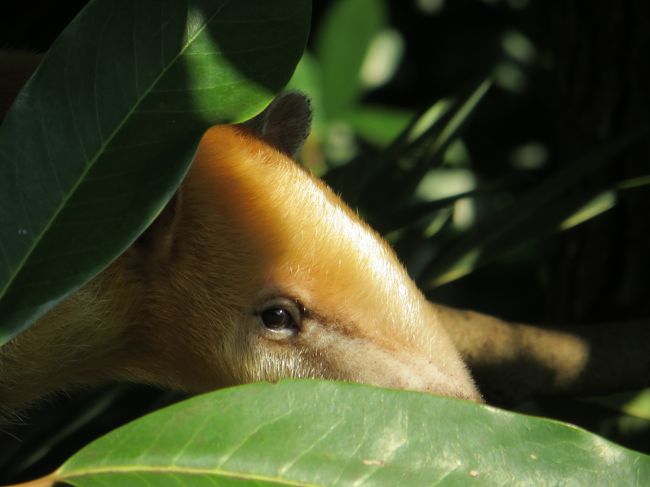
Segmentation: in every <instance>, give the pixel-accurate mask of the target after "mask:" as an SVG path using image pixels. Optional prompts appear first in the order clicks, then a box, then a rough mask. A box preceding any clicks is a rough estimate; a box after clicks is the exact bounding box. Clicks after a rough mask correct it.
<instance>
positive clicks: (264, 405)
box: [55, 381, 650, 486]
mask: <svg viewBox="0 0 650 487" xmlns="http://www.w3.org/2000/svg"><path fill="white" fill-rule="evenodd" d="M305 398H309V401H305ZM468 430H470V431H471V434H470V435H468V434H467V432H468ZM559 444H561V445H562V447H561V448H558V445H559ZM55 475H56V478H58V479H60V480H64V481H66V482H70V483H72V484H73V485H78V486H86V485H106V484H110V485H151V484H155V485H162V484H163V483H165V484H166V483H170V484H171V483H175V484H176V485H207V484H218V485H240V484H241V483H242V482H243V483H245V484H246V485H249V484H250V485H353V484H364V485H365V484H372V485H396V484H399V483H401V484H404V485H465V484H467V483H468V482H470V481H472V480H474V479H476V481H479V482H480V483H481V484H482V485H504V484H508V485H515V484H516V485H539V484H540V483H544V484H549V485H550V484H563V483H569V484H575V485H583V484H587V483H594V482H595V483H602V484H619V485H621V484H625V485H642V482H640V480H639V479H643V478H646V479H647V478H648V476H650V457H647V456H645V455H641V454H639V453H635V452H632V451H629V450H625V449H624V448H621V447H618V446H616V445H614V444H612V443H609V442H606V441H604V440H602V439H600V438H598V437H596V436H594V435H591V434H588V433H586V432H584V431H582V430H579V429H577V428H574V427H571V426H568V425H564V424H560V423H556V422H551V421H548V420H542V419H539V418H533V417H526V416H517V415H514V414H510V413H505V412H503V411H500V410H497V409H493V408H489V407H479V406H477V405H475V404H472V403H469V402H466V401H458V400H454V399H448V398H441V397H433V396H429V395H426V394H419V393H409V392H402V391H392V390H382V389H378V388H374V387H368V386H361V385H357V384H335V383H331V382H318V381H301V382H295V381H294V382H282V383H279V384H277V385H271V384H253V385H248V386H242V387H235V388H230V389H226V390H221V391H217V392H215V393H210V394H208V395H204V396H200V397H195V398H193V399H190V400H188V401H185V402H183V403H180V404H176V405H174V406H171V407H169V408H166V409H164V410H162V411H158V412H156V413H153V414H151V415H149V416H147V417H145V418H142V419H141V420H139V421H136V422H134V423H132V424H129V425H127V426H125V427H123V428H120V429H119V430H117V431H114V432H113V433H110V434H109V435H107V436H105V437H103V438H101V439H99V440H97V441H96V442H94V443H93V444H91V445H89V446H88V447H86V448H84V449H83V450H82V451H80V452H79V453H78V454H76V455H75V456H74V457H73V458H72V459H70V460H69V461H68V462H66V464H65V465H64V466H63V467H61V469H60V470H59V471H58V472H57V473H56V474H55Z"/></svg>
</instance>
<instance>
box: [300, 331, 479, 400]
mask: <svg viewBox="0 0 650 487" xmlns="http://www.w3.org/2000/svg"><path fill="white" fill-rule="evenodd" d="M314 328H317V329H314V330H313V331H312V333H310V334H309V335H310V337H309V340H310V348H312V349H316V350H318V351H319V352H320V353H321V354H322V355H323V356H326V357H327V360H328V361H329V362H330V364H331V365H332V368H333V369H335V370H337V371H338V375H339V377H333V378H337V379H342V380H349V381H353V382H361V383H364V384H370V385H376V386H382V387H389V388H395V389H406V390H412V391H421V392H428V393H431V394H439V395H444V396H453V397H461V398H465V399H475V398H473V397H470V396H468V394H467V393H466V392H464V391H463V390H461V389H459V388H457V387H455V386H454V384H456V383H457V378H454V377H450V376H449V375H448V374H446V373H444V372H443V367H444V364H440V365H437V364H435V363H434V362H433V361H432V360H431V359H428V358H426V357H423V356H422V355H421V354H418V353H417V352H412V351H410V350H409V349H406V350H405V349H404V348H402V347H399V346H395V347H394V348H393V349H388V348H387V347H388V346H389V345H383V344H380V343H376V342H375V341H373V340H371V339H367V338H359V337H352V336H348V335H346V334H344V333H340V332H337V331H336V330H326V331H325V330H324V329H323V328H327V325H326V324H325V325H321V324H319V325H316V326H315V327H314ZM391 348H392V347H391Z"/></svg>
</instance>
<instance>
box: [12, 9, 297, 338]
mask: <svg viewBox="0 0 650 487" xmlns="http://www.w3.org/2000/svg"><path fill="white" fill-rule="evenodd" d="M289 6H290V7H291V8H289ZM285 11H290V12H291V15H288V16H287V15H285V14H284V12H285ZM308 15H309V2H307V1H302V2H301V1H281V2H274V3H273V7H269V5H268V4H266V3H264V2H259V1H258V2H255V1H251V2H236V3H232V2H227V1H216V0H215V1H212V2H201V1H196V2H195V1H188V2H175V1H171V2H164V3H160V2H141V3H138V4H134V3H133V2H129V1H124V2H111V1H95V2H92V3H90V4H89V5H88V6H87V7H86V8H85V9H84V10H83V11H82V12H81V14H80V15H79V16H78V17H77V18H76V19H75V20H74V21H73V22H72V23H71V24H70V25H69V26H68V28H67V29H66V30H65V32H64V33H63V34H62V35H61V37H60V38H59V40H58V41H57V42H56V43H54V45H53V46H52V47H51V49H50V50H49V51H48V54H47V56H46V57H45V59H44V61H43V62H42V64H41V66H40V67H39V69H38V71H37V73H36V74H35V76H34V77H33V78H32V79H31V80H30V81H29V82H28V83H27V86H25V87H24V89H23V90H22V93H21V95H20V96H19V99H18V100H17V101H16V103H15V104H14V105H13V108H12V110H11V111H10V112H9V114H8V115H7V117H6V119H5V120H4V122H3V124H2V131H1V132H0V155H1V157H2V158H1V159H0V171H2V172H1V173H0V184H1V185H2V186H0V208H2V213H0V216H1V217H2V219H1V220H0V232H1V233H0V249H1V250H2V254H3V259H2V260H1V261H0V316H2V321H1V322H0V344H2V343H5V342H6V341H7V340H8V339H9V338H11V337H12V336H13V335H15V334H16V333H17V332H18V331H20V330H22V329H24V328H25V327H26V326H28V325H29V324H30V323H32V322H33V321H34V320H36V319H37V318H38V317H40V316H41V315H42V314H44V313H45V312H46V311H47V310H48V309H51V308H52V307H53V306H54V305H56V304H57V303H58V302H60V301H61V299H63V298H64V297H65V296H67V295H68V294H70V293H71V292H72V291H74V290H75V289H77V288H79V287H80V286H81V285H82V284H83V283H84V282H85V281H87V280H88V279H89V278H90V277H92V276H93V275H95V274H96V273H97V272H99V271H100V270H102V269H103V268H104V267H106V266H107V265H108V264H109V263H110V262H111V261H112V260H113V259H114V258H115V257H117V256H118V255H119V254H121V253H122V252H123V251H124V250H125V249H126V248H127V247H128V246H129V245H130V244H131V243H132V242H133V241H134V240H135V238H136V237H137V236H138V235H139V234H140V233H142V231H143V230H144V229H145V228H146V227H147V226H148V224H150V223H151V221H152V220H153V219H154V217H155V216H156V214H158V212H160V210H161V208H162V207H163V206H164V204H165V203H166V201H167V200H168V199H169V198H170V197H171V196H172V194H173V193H174V191H175V189H176V187H177V186H178V184H179V183H180V181H181V179H182V178H183V176H184V174H185V171H186V170H187V167H188V166H189V164H190V162H191V160H192V157H193V155H194V152H195V150H196V147H197V146H198V142H199V139H200V137H201V135H202V134H203V132H204V131H205V130H206V129H207V128H208V127H210V126H211V125H213V124H215V123H224V122H237V121H242V120H246V119H248V118H250V117H251V116H252V115H254V114H255V113H257V112H258V111H260V109H261V108H263V107H264V105H265V104H267V103H268V102H269V100H270V99H271V98H272V96H273V94H274V93H275V92H277V91H278V90H279V89H280V88H281V87H282V86H283V85H284V84H285V83H286V82H287V79H288V77H289V75H290V73H291V72H292V71H293V68H294V66H295V63H296V62H297V60H298V57H299V56H300V53H301V52H302V49H303V46H304V43H305V40H306V35H307V24H306V22H305V18H306V17H307V16H308ZM242 25H246V26H248V28H254V29H255V30H256V32H257V35H256V36H254V37H253V36H249V35H248V34H247V31H246V30H245V29H242ZM287 31H289V32H291V33H292V34H291V35H289V36H287V35H286V32H287ZM89 67H92V69H89ZM233 85H235V86H237V88H236V89H235V90H233V89H231V87H232V86H233ZM107 93H109V94H110V95H109V96H106V94H107ZM162 160H164V161H166V163H164V164H161V161H162Z"/></svg>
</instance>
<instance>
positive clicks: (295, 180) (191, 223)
mask: <svg viewBox="0 0 650 487" xmlns="http://www.w3.org/2000/svg"><path fill="white" fill-rule="evenodd" d="M170 205H173V206H172V207H171V208H168V209H167V210H166V211H168V212H169V213H170V214H171V217H170V218H171V222H172V223H171V224H170V223H169V222H167V223H165V224H160V225H159V226H160V227H161V228H156V224H154V226H153V227H152V229H150V233H151V235H153V237H151V236H150V237H149V238H148V240H147V241H145V242H144V243H138V242H136V244H134V245H133V246H132V247H131V248H130V249H129V250H128V251H127V252H126V253H125V254H124V255H122V256H121V257H120V258H119V259H118V260H117V261H115V262H114V263H113V264H112V265H111V266H110V267H109V268H108V269H107V270H106V271H104V272H103V273H102V274H100V275H99V276H98V277H96V278H95V279H94V280H93V281H91V282H90V283H89V284H87V285H86V286H84V288H82V289H81V290H80V291H79V292H77V293H76V294H74V295H73V296H72V297H71V298H69V299H68V300H67V301H65V302H64V303H63V304H61V305H60V306H58V307H57V308H55V309H54V310H53V311H51V312H50V313H48V314H47V315H46V316H45V317H44V318H43V319H42V320H40V321H39V322H38V323H37V324H36V325H35V326H33V327H32V328H31V329H29V330H27V331H26V332H25V333H23V334H21V335H20V336H18V337H17V338H16V339H14V340H13V341H12V342H10V343H9V344H7V345H6V346H5V347H3V349H2V350H1V351H0V371H2V372H1V375H0V403H1V404H3V405H4V407H5V408H6V409H7V410H12V409H15V408H17V407H20V406H22V405H24V404H26V403H28V402H30V401H31V400H32V399H34V398H36V397H38V396H40V395H42V394H43V393H47V392H49V391H51V390H56V389H61V388H65V387H67V386H69V385H76V384H89V383H95V382H100V381H103V380H109V379H119V380H131V381H138V382H145V383H151V384H157V385H160V386H164V387H170V388H174V389H181V390H186V391H191V392H198V391H205V390H209V389H214V388H217V387H222V386H226V385H230V384H237V383H243V382H250V381H255V380H277V379H279V378H283V377H323V378H333V379H342V380H352V381H360V382H367V383H372V384H379V385H385V386H390V387H402V388H409V389H418V390H424V391H428V392H434V393H441V394H448V395H454V396H458V397H465V398H472V399H479V395H478V393H477V392H476V389H475V388H474V386H473V383H472V381H471V379H470V377H469V374H468V373H467V371H466V369H465V367H464V365H463V363H462V361H461V360H460V358H459V356H458V354H457V353H456V351H455V349H454V347H453V345H452V344H451V342H450V341H449V338H448V337H447V335H446V333H445V331H444V330H443V328H442V326H441V324H440V323H439V321H438V317H437V316H436V313H435V310H433V309H432V308H431V307H429V306H428V304H427V302H426V300H425V298H424V297H423V296H422V294H421V293H420V292H419V291H418V289H417V288H416V286H415V285H414V284H413V283H412V281H411V280H410V279H409V278H408V276H407V274H406V272H405V271H404V269H403V268H402V266H401V265H400V264H399V262H398V261H397V259H396V257H395V256H394V254H393V252H392V250H391V249H390V248H389V247H388V246H387V244H385V243H384V242H383V241H382V240H381V239H380V238H379V237H378V236H377V235H376V234H375V233H374V232H373V231H372V230H371V229H370V228H369V227H368V226H367V225H365V224H364V223H362V222H361V221H360V220H359V219H358V217H357V216H356V215H355V214H354V213H353V212H352V211H351V210H350V209H349V208H348V207H347V206H345V205H344V204H343V203H342V202H341V201H340V200H339V198H338V197H336V195H334V194H333V193H332V192H331V191H330V190H329V189H328V188H327V187H326V186H325V185H324V184H323V183H322V182H321V181H319V180H317V179H316V178H314V177H312V176H311V175H310V174H308V173H307V172H306V171H305V170H303V169H302V168H301V167H300V166H298V165H297V164H295V163H294V162H293V161H292V160H291V159H289V158H288V157H287V156H285V155H284V154H283V153H281V152H280V151H278V150H276V149H274V148H272V147H270V146H269V145H268V144H266V143H265V142H263V141H262V140H260V139H258V138H256V137H254V136H253V135H251V134H250V133H248V132H247V131H245V130H244V129H241V128H236V127H232V126H219V127H214V128H212V129H211V130H210V131H208V132H207V134H206V135H205V137H204V139H203V140H202V142H201V145H200V148H199V152H198V155H197V157H196V159H195V161H194V163H193V165H192V168H191V170H190V172H189V174H188V176H187V178H186V180H185V182H184V183H183V185H182V186H181V189H180V190H179V194H178V197H177V198H175V199H174V201H173V202H172V203H170ZM277 297H280V298H287V299H290V300H292V301H296V302H300V303H301V304H302V305H304V307H305V309H306V315H305V318H304V320H303V322H302V326H301V331H300V333H298V334H297V335H296V336H293V337H289V338H287V339H285V340H276V339H272V338H269V337H268V336H266V335H265V334H264V332H263V330H260V329H261V328H262V327H261V326H260V322H259V316H257V315H256V312H258V311H259V308H260V307H261V306H263V304H264V303H265V302H267V301H269V300H272V299H274V298H277ZM389 303H390V304H389Z"/></svg>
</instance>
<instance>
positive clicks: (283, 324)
mask: <svg viewBox="0 0 650 487" xmlns="http://www.w3.org/2000/svg"><path fill="white" fill-rule="evenodd" d="M260 316H261V318H262V323H263V324H264V326H265V327H267V328H268V329H269V330H273V331H280V330H287V329H292V330H293V329H296V330H297V329H298V324H297V323H296V320H295V319H294V318H293V316H291V313H290V312H289V311H288V310H286V309H284V308H280V307H275V308H269V309H267V310H264V311H262V313H261V314H260Z"/></svg>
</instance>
